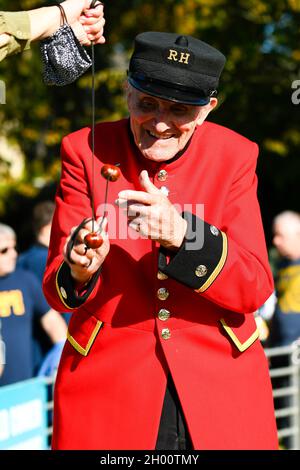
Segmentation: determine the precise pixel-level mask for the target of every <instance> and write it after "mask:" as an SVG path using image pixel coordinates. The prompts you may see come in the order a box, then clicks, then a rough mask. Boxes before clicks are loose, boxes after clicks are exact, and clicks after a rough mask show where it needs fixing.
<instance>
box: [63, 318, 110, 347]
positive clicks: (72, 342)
mask: <svg viewBox="0 0 300 470" xmlns="http://www.w3.org/2000/svg"><path fill="white" fill-rule="evenodd" d="M102 324H103V322H102V321H100V320H98V321H97V324H96V326H95V328H94V330H93V333H92V334H91V336H90V339H89V340H88V343H87V345H86V347H85V348H83V347H82V346H80V344H79V343H77V341H76V339H75V338H73V336H71V335H70V333H69V330H68V331H67V339H68V341H69V342H70V343H71V344H72V346H73V348H74V349H76V351H77V352H79V354H81V355H82V356H87V355H88V352H89V350H90V349H91V346H92V344H93V342H94V341H95V338H96V336H97V334H98V331H99V330H100V328H101V326H102Z"/></svg>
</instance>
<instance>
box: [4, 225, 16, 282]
mask: <svg viewBox="0 0 300 470" xmlns="http://www.w3.org/2000/svg"><path fill="white" fill-rule="evenodd" d="M17 256H18V255H17V252H16V240H15V237H13V236H12V235H3V234H2V235H0V276H6V275H7V274H10V273H12V272H13V271H14V270H15V268H16V262H17Z"/></svg>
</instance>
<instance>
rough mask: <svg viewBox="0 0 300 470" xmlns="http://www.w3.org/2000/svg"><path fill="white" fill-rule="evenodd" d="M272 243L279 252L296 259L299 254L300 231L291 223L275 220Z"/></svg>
mask: <svg viewBox="0 0 300 470" xmlns="http://www.w3.org/2000/svg"><path fill="white" fill-rule="evenodd" d="M273 244H274V246H275V247H276V248H277V250H278V252H279V254H280V255H281V256H284V257H285V258H289V259H297V258H298V257H299V255H300V232H299V229H298V230H297V228H296V227H295V226H294V225H293V224H292V225H287V224H286V223H283V222H277V223H275V224H274V226H273Z"/></svg>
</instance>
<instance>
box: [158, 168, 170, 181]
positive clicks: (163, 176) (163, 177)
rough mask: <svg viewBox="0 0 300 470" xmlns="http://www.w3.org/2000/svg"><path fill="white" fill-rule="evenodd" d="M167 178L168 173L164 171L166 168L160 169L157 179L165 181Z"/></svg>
mask: <svg viewBox="0 0 300 470" xmlns="http://www.w3.org/2000/svg"><path fill="white" fill-rule="evenodd" d="M167 178H168V173H167V172H166V170H160V171H159V172H158V173H157V179H159V181H166V179H167Z"/></svg>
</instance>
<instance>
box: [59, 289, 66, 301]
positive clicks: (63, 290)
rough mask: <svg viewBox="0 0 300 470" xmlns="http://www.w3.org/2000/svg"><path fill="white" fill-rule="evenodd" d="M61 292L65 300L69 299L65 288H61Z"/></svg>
mask: <svg viewBox="0 0 300 470" xmlns="http://www.w3.org/2000/svg"><path fill="white" fill-rule="evenodd" d="M59 290H60V293H61V295H62V297H63V298H64V299H67V298H68V296H67V293H66V291H65V289H64V288H63V287H60V288H59Z"/></svg>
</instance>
